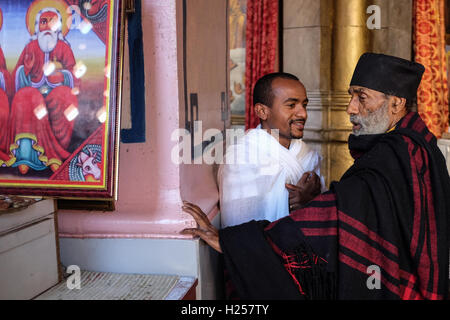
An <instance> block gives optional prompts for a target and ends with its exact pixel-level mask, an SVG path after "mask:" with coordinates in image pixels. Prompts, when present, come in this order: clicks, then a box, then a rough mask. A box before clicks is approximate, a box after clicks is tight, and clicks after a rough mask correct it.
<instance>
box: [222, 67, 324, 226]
mask: <svg viewBox="0 0 450 320" xmlns="http://www.w3.org/2000/svg"><path fill="white" fill-rule="evenodd" d="M253 103H254V108H255V111H256V114H257V115H258V117H259V118H260V119H261V124H260V125H259V126H258V127H257V128H256V129H252V130H249V131H248V132H247V133H246V134H245V135H244V136H243V137H241V138H239V139H238V141H237V143H235V144H233V145H231V146H230V147H229V148H228V149H227V152H226V154H225V164H224V165H222V166H221V167H220V169H219V173H218V181H219V191H220V209H221V223H222V227H228V226H233V225H237V224H241V223H243V222H247V221H250V220H269V221H274V220H277V219H279V218H282V217H284V216H287V215H288V214H289V212H290V211H292V210H296V209H298V208H299V207H300V206H301V205H302V204H305V203H306V202H308V201H309V200H311V199H312V198H314V197H315V196H316V195H317V194H319V193H320V191H321V189H324V180H323V178H319V176H320V156H319V154H318V153H317V152H315V151H313V150H311V149H310V148H309V147H308V146H307V145H306V144H305V143H304V142H303V141H302V140H301V138H302V137H303V130H304V126H305V122H306V119H307V117H308V116H307V112H306V106H307V104H308V98H307V96H306V90H305V87H304V86H303V84H302V83H301V82H300V81H299V79H298V78H297V77H295V76H294V75H291V74H288V73H271V74H267V75H265V76H263V77H262V78H260V79H259V80H258V81H257V83H256V84H255V88H254V91H253ZM313 172H314V173H315V174H313ZM297 184H298V185H297Z"/></svg>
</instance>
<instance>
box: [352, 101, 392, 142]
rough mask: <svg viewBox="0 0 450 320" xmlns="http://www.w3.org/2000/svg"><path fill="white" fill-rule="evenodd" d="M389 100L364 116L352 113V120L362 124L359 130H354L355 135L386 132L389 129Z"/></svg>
mask: <svg viewBox="0 0 450 320" xmlns="http://www.w3.org/2000/svg"><path fill="white" fill-rule="evenodd" d="M388 110H389V102H388V101H386V102H385V103H384V104H383V105H382V106H381V107H380V108H379V109H378V110H376V111H374V112H372V113H369V114H367V116H365V117H362V116H361V115H351V116H350V121H351V122H356V123H359V124H360V125H361V128H360V129H359V130H358V131H355V130H353V134H354V135H355V136H359V135H364V134H380V133H385V132H386V131H387V130H388V129H389V116H388Z"/></svg>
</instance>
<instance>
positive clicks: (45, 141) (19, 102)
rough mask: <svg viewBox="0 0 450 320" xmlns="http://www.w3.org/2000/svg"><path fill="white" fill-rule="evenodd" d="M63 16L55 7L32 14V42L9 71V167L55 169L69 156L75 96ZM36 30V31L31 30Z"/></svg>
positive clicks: (73, 59) (74, 78)
mask: <svg viewBox="0 0 450 320" xmlns="http://www.w3.org/2000/svg"><path fill="white" fill-rule="evenodd" d="M64 27H65V26H64V24H63V19H62V17H61V14H60V12H59V11H58V10H57V9H54V8H43V9H41V10H40V11H39V12H38V13H37V14H36V18H35V24H34V29H33V28H29V30H30V34H32V37H31V40H30V42H29V43H28V44H27V45H26V46H25V48H24V50H23V51H22V53H21V55H20V57H19V60H18V62H17V65H16V67H15V69H14V72H13V79H14V81H15V95H14V98H13V100H12V103H11V121H10V143H11V147H10V149H11V152H12V154H13V155H14V157H15V163H14V164H13V165H12V166H13V167H18V168H19V171H20V172H21V173H22V174H26V173H27V172H28V171H29V169H30V168H31V169H33V170H37V171H40V170H45V169H47V168H48V167H50V168H51V170H52V171H57V170H58V168H59V167H60V165H61V164H62V162H63V161H64V160H65V159H66V158H68V157H69V155H70V153H69V152H68V150H67V149H68V147H69V144H70V140H71V137H72V131H73V125H74V121H73V120H74V118H75V117H76V115H77V114H78V101H77V98H76V96H75V95H74V93H73V92H74V91H73V90H72V89H73V88H76V87H77V82H78V79H76V77H75V76H74V73H73V70H74V66H75V64H76V62H75V58H74V55H73V52H72V50H71V48H70V45H69V43H68V42H67V41H66V40H65V38H64V34H63V31H64V30H65V31H66V32H67V29H64ZM33 31H34V32H33Z"/></svg>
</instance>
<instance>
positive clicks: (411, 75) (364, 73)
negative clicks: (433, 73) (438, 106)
mask: <svg viewBox="0 0 450 320" xmlns="http://www.w3.org/2000/svg"><path fill="white" fill-rule="evenodd" d="M424 71H425V67H424V66H423V65H421V64H420V63H417V62H412V61H409V60H405V59H402V58H398V57H393V56H388V55H385V54H378V53H369V52H368V53H364V54H363V55H362V56H361V57H360V58H359V61H358V64H357V65H356V68H355V71H354V72H353V77H352V80H351V81H350V86H361V87H366V88H369V89H372V90H375V91H379V92H383V93H385V94H389V95H393V96H397V97H399V98H406V99H408V100H412V99H414V98H415V97H416V95H417V88H418V87H419V84H420V81H421V79H422V75H423V73H424Z"/></svg>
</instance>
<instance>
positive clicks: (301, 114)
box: [295, 105, 308, 120]
mask: <svg viewBox="0 0 450 320" xmlns="http://www.w3.org/2000/svg"><path fill="white" fill-rule="evenodd" d="M295 117H296V118H303V119H305V120H306V118H307V117H308V113H307V112H306V108H305V107H304V106H302V105H299V106H298V107H297V108H295Z"/></svg>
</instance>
